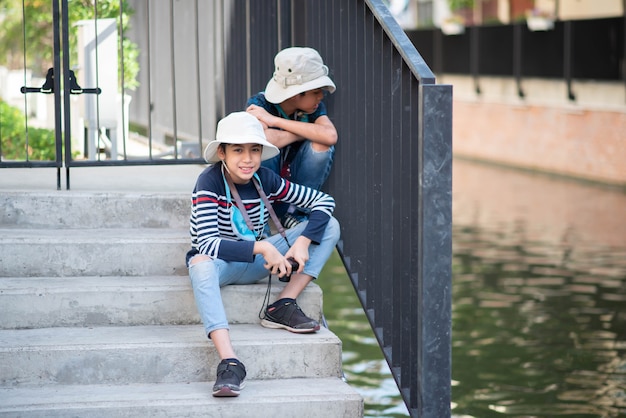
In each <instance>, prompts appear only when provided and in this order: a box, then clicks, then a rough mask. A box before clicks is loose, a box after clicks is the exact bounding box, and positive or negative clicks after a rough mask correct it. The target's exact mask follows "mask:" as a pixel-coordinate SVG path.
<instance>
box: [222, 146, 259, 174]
mask: <svg viewBox="0 0 626 418" xmlns="http://www.w3.org/2000/svg"><path fill="white" fill-rule="evenodd" d="M262 153H263V145H259V144H222V145H221V146H220V147H218V149H217V155H218V157H219V158H220V159H221V160H222V161H223V162H224V164H225V165H226V168H228V172H229V173H230V175H231V177H232V179H233V182H235V183H237V184H246V183H248V182H249V181H250V179H252V176H253V175H254V173H256V171H257V170H258V169H259V167H260V166H261V154H262Z"/></svg>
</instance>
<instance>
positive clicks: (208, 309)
mask: <svg viewBox="0 0 626 418" xmlns="http://www.w3.org/2000/svg"><path fill="white" fill-rule="evenodd" d="M306 224H307V222H302V223H300V224H298V225H297V226H295V227H293V228H291V229H288V230H286V231H285V233H286V234H287V239H288V240H289V242H290V243H293V242H294V241H295V240H296V238H298V237H299V236H300V234H301V233H302V231H303V230H304V228H305V226H306ZM339 236H340V229H339V222H337V220H336V219H335V218H330V221H329V222H328V225H327V226H326V232H325V233H324V237H323V238H322V242H320V243H319V245H316V244H311V245H310V247H309V261H308V262H307V263H306V264H305V265H304V274H307V275H309V276H311V277H313V278H317V277H318V276H319V274H320V272H321V271H322V268H323V267H324V264H326V261H327V260H328V258H329V257H330V255H331V253H332V252H333V250H334V249H335V246H336V245H337V241H339ZM266 240H267V241H269V242H271V243H272V244H273V245H274V246H275V247H276V248H277V249H278V251H280V253H281V254H285V253H286V252H287V250H288V247H287V243H286V242H285V240H284V238H283V237H282V235H280V234H276V235H272V236H271V237H269V238H266ZM196 257H197V256H196ZM189 264H190V266H189V278H190V279H191V286H192V288H193V294H194V297H195V299H196V306H197V307H198V312H199V313H200V318H201V319H202V323H203V324H204V329H205V331H206V334H207V336H208V335H209V334H210V333H211V332H213V331H215V330H216V329H229V327H228V320H227V318H226V312H225V310H224V304H223V302H222V295H221V292H220V288H221V287H222V286H226V285H229V284H252V283H256V282H258V281H260V280H262V279H264V278H266V277H268V276H269V271H267V270H266V269H265V267H263V265H264V264H265V259H264V258H263V256H261V255H256V257H255V259H254V261H253V262H252V263H245V262H229V261H224V260H220V259H216V260H208V259H207V260H202V261H199V262H197V263H195V264H193V258H192V259H191V260H190V263H189ZM259 303H261V302H260V301H259ZM259 309H260V306H259Z"/></svg>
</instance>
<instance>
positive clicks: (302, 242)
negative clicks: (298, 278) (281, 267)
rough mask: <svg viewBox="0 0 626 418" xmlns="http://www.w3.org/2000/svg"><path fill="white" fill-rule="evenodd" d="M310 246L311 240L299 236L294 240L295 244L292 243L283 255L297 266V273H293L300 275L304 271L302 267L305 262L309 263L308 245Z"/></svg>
mask: <svg viewBox="0 0 626 418" xmlns="http://www.w3.org/2000/svg"><path fill="white" fill-rule="evenodd" d="M310 244H311V240H310V239H308V238H306V237H303V236H299V237H298V238H297V239H296V242H294V243H293V245H292V246H291V248H290V249H289V250H288V251H287V253H286V254H285V257H286V258H289V257H292V258H293V259H294V260H296V261H297V262H298V264H299V267H298V271H294V272H293V273H302V271H303V270H304V265H305V264H306V262H307V261H309V245H310Z"/></svg>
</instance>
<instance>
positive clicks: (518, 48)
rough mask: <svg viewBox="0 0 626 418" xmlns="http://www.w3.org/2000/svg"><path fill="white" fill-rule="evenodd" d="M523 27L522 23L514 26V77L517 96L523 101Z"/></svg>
mask: <svg viewBox="0 0 626 418" xmlns="http://www.w3.org/2000/svg"><path fill="white" fill-rule="evenodd" d="M522 25H523V23H522V22H516V23H515V24H514V25H513V75H514V77H515V85H516V87H517V96H518V97H519V98H521V99H523V98H524V89H523V88H522V39H523V37H522V29H523V26H522Z"/></svg>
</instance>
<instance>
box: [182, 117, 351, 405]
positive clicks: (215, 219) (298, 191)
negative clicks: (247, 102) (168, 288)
mask: <svg viewBox="0 0 626 418" xmlns="http://www.w3.org/2000/svg"><path fill="white" fill-rule="evenodd" d="M278 152H279V151H278V149H277V148H276V147H275V146H274V145H272V144H270V143H269V142H268V141H267V139H266V138H265V134H264V132H263V127H262V126H261V123H260V122H259V121H258V120H257V119H256V118H255V117H254V116H252V115H251V114H249V113H246V112H235V113H231V114H230V115H228V116H226V117H225V118H223V119H222V120H221V121H220V122H219V123H218V125H217V132H216V137H215V140H214V141H212V142H210V143H209V144H208V146H207V147H206V149H205V151H204V157H205V159H206V160H207V162H209V163H212V165H211V166H209V167H208V168H207V169H205V170H204V171H203V172H202V173H201V174H200V176H199V177H198V180H197V182H196V185H195V187H194V190H193V194H192V202H191V216H190V234H191V250H189V252H188V253H187V260H186V261H187V266H188V268H189V277H190V279H191V284H192V288H193V292H194V297H195V300H196V305H197V308H198V312H199V313H200V318H201V319H202V322H203V324H204V328H205V332H206V335H207V336H208V338H210V339H211V340H212V341H213V344H214V345H215V348H216V350H217V352H218V354H219V357H220V360H221V362H220V363H219V365H218V366H217V379H216V382H215V385H214V386H213V395H214V396H238V395H239V393H240V390H241V389H242V388H243V384H244V380H245V377H246V369H245V367H244V365H243V363H242V362H241V361H240V360H239V359H238V358H237V355H236V354H235V350H234V348H233V345H232V343H231V340H230V334H229V326H228V320H227V318H226V313H225V310H224V305H223V303H222V299H221V293H220V288H221V287H222V286H226V285H229V284H252V283H257V282H258V281H260V280H262V279H264V278H266V277H268V276H269V275H270V274H273V275H276V276H278V277H279V278H280V279H281V281H287V284H286V285H285V286H284V288H283V289H282V290H281V292H280V294H279V296H278V299H277V300H276V301H275V302H274V303H272V304H271V305H269V306H267V307H265V306H264V308H265V314H264V317H263V318H262V321H261V325H263V326H264V327H266V328H278V329H286V330H288V331H291V332H295V333H309V332H315V331H317V330H319V328H320V326H319V323H318V322H317V321H316V320H314V319H311V318H309V317H307V316H306V315H305V314H304V313H303V312H302V310H301V309H300V307H299V306H298V304H297V303H296V298H297V297H298V295H300V293H301V292H302V291H303V290H304V288H305V287H306V286H307V285H308V284H309V283H310V282H311V281H312V280H315V279H316V278H317V277H318V276H319V274H320V272H321V270H322V268H323V267H324V264H325V263H326V261H327V260H328V257H330V255H331V253H332V252H333V250H334V248H335V245H336V244H337V241H338V240H339V224H338V222H337V220H336V219H335V218H333V216H332V213H333V210H334V207H335V201H334V199H333V198H332V197H331V196H329V195H327V194H326V193H323V192H321V191H317V190H312V189H311V188H308V187H306V186H302V185H298V184H296V183H292V182H289V181H287V180H285V179H283V178H281V177H280V176H278V175H277V174H276V173H274V172H273V171H271V170H270V169H268V168H265V167H261V162H262V161H264V160H267V159H269V158H272V157H274V156H276V155H278ZM265 202H267V203H265ZM271 202H284V203H287V204H294V205H297V206H298V207H303V208H306V209H308V210H310V215H309V218H308V221H305V222H302V223H300V224H298V225H297V226H296V227H294V228H292V229H288V230H286V231H285V230H282V227H280V228H279V230H282V234H275V235H273V236H267V235H266V232H267V230H269V228H267V227H266V226H267V223H268V219H269V217H270V215H271V206H272V203H271ZM283 234H284V235H283ZM294 262H295V264H294ZM292 270H293V271H292ZM292 273H293V274H292ZM287 277H288V279H287ZM270 285H271V277H270V281H269V283H268V286H270ZM268 302H269V301H268ZM263 303H264V304H265V302H263Z"/></svg>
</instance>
